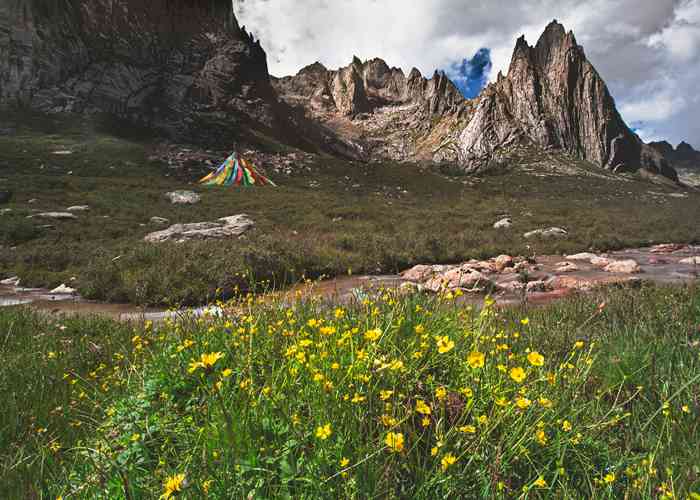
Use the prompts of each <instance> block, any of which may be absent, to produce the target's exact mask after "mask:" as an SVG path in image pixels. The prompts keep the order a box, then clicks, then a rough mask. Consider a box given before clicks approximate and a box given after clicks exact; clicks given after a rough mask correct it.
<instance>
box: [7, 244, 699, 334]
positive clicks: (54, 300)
mask: <svg viewBox="0 0 700 500" xmlns="http://www.w3.org/2000/svg"><path fill="white" fill-rule="evenodd" d="M604 255H605V256H606V257H607V258H609V259H611V260H628V259H632V260H634V261H636V262H637V263H638V264H639V265H640V267H641V273H638V274H633V275H630V274H621V273H610V272H607V271H604V270H603V269H601V268H599V267H595V266H593V265H592V264H590V263H588V262H581V261H576V262H575V264H576V266H577V267H578V270H577V271H576V272H566V273H560V272H558V271H557V268H558V267H559V264H560V263H561V262H562V261H564V260H565V258H564V257H562V256H558V255H544V256H538V257H536V258H535V259H534V260H535V264H534V266H533V269H534V270H533V271H532V272H531V273H530V279H532V280H539V279H550V278H552V277H560V278H561V279H562V280H566V282H567V283H568V285H567V286H561V287H555V288H554V289H553V290H550V291H545V292H532V293H528V294H527V300H528V302H531V303H536V304H546V303H549V302H552V301H554V300H558V299H561V298H563V297H566V296H568V295H571V294H573V293H576V292H577V291H579V290H581V289H584V290H585V289H588V288H591V287H593V286H595V285H606V284H616V283H627V282H630V281H634V282H639V281H649V282H653V283H659V284H683V283H689V282H691V281H693V280H696V279H697V277H698V271H699V270H700V269H698V268H699V267H700V266H697V265H692V264H687V263H685V264H684V263H681V261H682V260H684V259H688V258H691V257H695V256H700V247H699V246H695V247H693V246H683V247H682V248H678V249H676V250H674V251H666V252H659V251H658V249H656V250H652V248H636V249H628V250H621V251H617V252H610V253H608V254H604ZM517 278H518V275H517V274H515V273H512V274H508V273H506V274H501V275H499V276H498V279H497V280H496V281H497V282H498V283H504V282H507V281H508V280H510V281H512V280H515V279H517ZM404 282H405V280H404V279H403V278H401V276H398V275H389V276H345V277H338V278H334V279H330V280H326V281H320V282H314V283H311V284H303V285H297V286H294V287H292V288H290V289H289V290H287V291H285V292H281V294H282V295H283V296H287V297H289V298H290V299H291V298H292V297H294V296H298V295H301V296H305V297H309V296H317V297H322V298H325V299H328V300H332V301H337V302H339V303H343V302H347V301H349V300H351V299H352V298H353V297H358V296H361V295H362V294H363V293H366V292H367V291H371V290H372V289H377V288H382V287H383V288H396V287H399V286H401V284H403V283H404ZM494 298H495V299H496V301H497V302H498V303H499V304H501V305H508V304H517V303H519V302H520V301H521V300H522V294H521V293H519V292H507V291H501V292H497V293H496V294H495V295H494ZM463 300H466V301H473V302H475V303H479V302H481V301H482V300H483V296H481V295H472V294H470V295H467V296H466V297H465V298H464V299H463ZM19 305H26V306H29V307H31V308H33V309H36V310H40V311H45V312H49V313H54V314H69V315H71V314H98V315H102V316H106V317H110V318H113V319H118V320H123V321H146V320H151V321H159V320H163V319H164V318H166V317H169V316H175V315H179V314H183V313H192V314H195V315H196V314H202V313H204V312H205V311H209V312H214V313H215V312H216V308H212V307H203V308H198V309H186V310H181V311H166V310H164V309H157V308H143V307H139V306H136V305H133V304H112V303H104V302H96V301H89V300H85V299H83V298H82V297H79V296H75V295H62V294H51V293H50V292H49V291H48V290H44V289H37V288H19V287H12V286H0V307H12V306H19Z"/></svg>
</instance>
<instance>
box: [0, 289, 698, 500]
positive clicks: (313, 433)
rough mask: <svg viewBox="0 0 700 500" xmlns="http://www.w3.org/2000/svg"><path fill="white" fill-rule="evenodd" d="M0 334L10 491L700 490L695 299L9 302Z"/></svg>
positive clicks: (600, 494)
mask: <svg viewBox="0 0 700 500" xmlns="http://www.w3.org/2000/svg"><path fill="white" fill-rule="evenodd" d="M0 331H3V332H8V333H7V334H6V335H5V338H4V339H3V341H4V342H3V344H2V356H3V360H4V361H3V365H4V366H3V372H2V377H1V378H0V396H1V397H2V399H3V402H4V403H5V405H6V407H8V408H10V411H9V412H3V413H2V417H1V418H2V421H1V424H2V425H1V426H0V443H1V444H2V446H1V447H0V450H1V451H0V466H1V467H2V468H1V469H0V496H1V497H2V498H9V499H12V498H51V499H53V498H56V497H58V496H62V497H63V498H86V499H87V498H89V499H94V498H105V499H106V498H109V499H117V498H124V499H141V498H155V497H157V496H158V495H161V494H162V495H165V498H171V497H177V498H203V497H205V496H207V495H208V496H210V497H211V498H457V497H460V498H465V497H468V498H514V497H522V498H667V499H671V498H679V499H685V498H696V496H693V495H697V494H700V469H699V468H698V467H699V466H698V464H700V429H699V425H700V424H699V422H700V419H699V418H698V417H699V415H700V296H699V295H698V294H697V292H696V291H695V290H694V289H693V288H655V287H643V288H641V289H639V290H627V289H618V290H608V291H605V292H602V291H601V292H600V294H599V295H593V296H588V297H580V298H573V299H569V300H567V301H564V302H560V303H557V304H554V305H549V306H547V307H544V308H534V309H516V308H514V309H506V310H498V309H494V308H493V307H492V306H489V305H488V303H487V304H486V306H485V307H484V308H483V309H476V310H475V309H472V308H471V307H466V306H463V305H460V304H459V303H458V302H455V300H454V297H450V296H441V297H435V296H423V295H408V296H397V295H394V294H393V293H390V292H386V293H380V295H379V296H377V297H373V298H369V297H368V298H366V299H364V300H358V302H356V303H353V304H349V305H347V306H344V307H337V306H333V305H326V304H323V303H320V302H318V301H312V302H304V303H301V302H300V303H294V304H289V303H287V304H282V303H277V302H274V301H273V302H266V303H265V304H262V303H256V300H255V299H253V298H249V299H242V300H241V301H239V302H236V303H235V304H234V303H232V304H230V310H229V313H228V314H227V315H226V316H224V317H222V318H209V319H200V320H195V319H184V320H183V321H178V322H171V323H166V324H161V325H157V326H153V325H146V326H145V327H144V328H142V329H138V330H133V331H132V330H131V329H130V328H127V327H125V326H124V325H123V324H118V323H112V322H105V321H98V320H89V319H65V320H56V319H47V318H41V317H38V316H36V315H35V314H34V313H31V312H30V311H29V310H27V309H11V310H8V309H5V310H0ZM28 338H31V340H32V341H31V342H27V339H28ZM37 374H39V376H37ZM26 394H32V395H33V397H32V398H26V397H25V395H26Z"/></svg>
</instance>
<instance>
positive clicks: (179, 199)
mask: <svg viewBox="0 0 700 500" xmlns="http://www.w3.org/2000/svg"><path fill="white" fill-rule="evenodd" d="M165 197H166V198H168V199H169V200H170V203H172V204H174V205H194V204H195V203H199V202H200V201H201V200H202V197H201V196H200V195H198V194H197V193H195V192H194V191H172V192H170V193H165Z"/></svg>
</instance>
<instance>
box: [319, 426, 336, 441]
mask: <svg viewBox="0 0 700 500" xmlns="http://www.w3.org/2000/svg"><path fill="white" fill-rule="evenodd" d="M331 434H333V431H332V430H331V424H326V425H319V426H318V427H316V437H317V438H319V439H320V440H321V441H325V440H326V439H328V438H329V437H331Z"/></svg>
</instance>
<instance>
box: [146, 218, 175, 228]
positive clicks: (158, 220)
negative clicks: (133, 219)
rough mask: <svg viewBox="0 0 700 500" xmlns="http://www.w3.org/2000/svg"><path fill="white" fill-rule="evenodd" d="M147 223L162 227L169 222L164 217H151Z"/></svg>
mask: <svg viewBox="0 0 700 500" xmlns="http://www.w3.org/2000/svg"><path fill="white" fill-rule="evenodd" d="M149 222H150V223H151V224H158V225H160V226H163V225H165V224H167V223H168V222H170V221H169V220H168V219H166V218H165V217H151V219H150V221H149Z"/></svg>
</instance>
